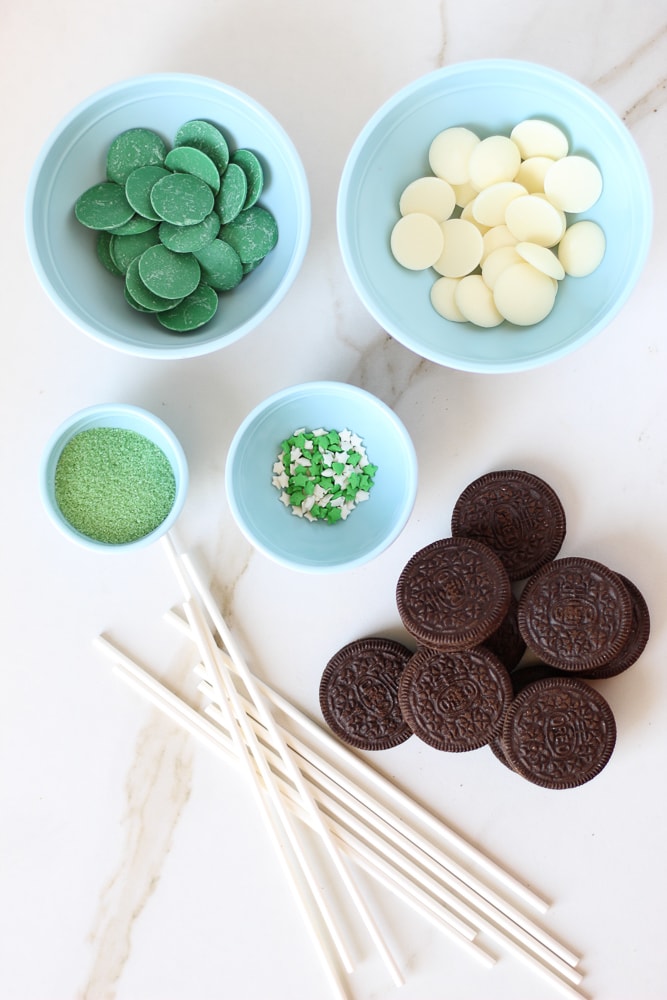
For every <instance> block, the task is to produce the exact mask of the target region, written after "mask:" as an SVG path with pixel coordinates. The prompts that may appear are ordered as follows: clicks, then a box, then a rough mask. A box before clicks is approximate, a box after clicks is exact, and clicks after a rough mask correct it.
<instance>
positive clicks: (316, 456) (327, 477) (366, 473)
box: [271, 427, 377, 524]
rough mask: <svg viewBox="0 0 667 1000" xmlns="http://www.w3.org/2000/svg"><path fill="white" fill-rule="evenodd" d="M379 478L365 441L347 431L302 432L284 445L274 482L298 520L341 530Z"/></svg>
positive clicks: (276, 464) (275, 471)
mask: <svg viewBox="0 0 667 1000" xmlns="http://www.w3.org/2000/svg"><path fill="white" fill-rule="evenodd" d="M376 472H377V466H376V465H372V464H371V462H370V461H369V459H368V455H367V454H366V448H365V446H364V444H363V441H362V439H361V438H360V437H359V436H358V435H357V434H354V433H353V432H352V431H350V430H348V429H347V428H346V429H345V430H342V431H337V430H325V429H324V428H323V427H320V428H318V429H317V430H313V431H311V430H306V428H305V427H300V428H298V429H297V430H295V431H294V432H293V433H292V434H291V435H290V436H289V437H288V438H285V439H284V440H283V441H282V442H281V443H280V448H279V451H278V456H277V458H276V461H275V462H274V465H273V478H272V480H271V481H272V483H273V485H274V486H275V487H276V489H277V490H279V492H280V500H281V502H282V503H283V504H284V505H285V507H289V508H291V511H292V513H293V514H295V515H296V516H297V517H303V518H305V520H306V521H321V522H323V523H324V524H336V523H337V522H338V521H345V520H346V518H347V517H348V516H349V515H350V514H351V513H352V511H353V510H354V509H355V507H356V506H357V505H358V504H360V503H362V502H363V501H364V500H368V498H369V495H370V491H371V488H372V486H373V481H374V478H375V473H376Z"/></svg>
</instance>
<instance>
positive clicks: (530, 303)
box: [493, 263, 556, 326]
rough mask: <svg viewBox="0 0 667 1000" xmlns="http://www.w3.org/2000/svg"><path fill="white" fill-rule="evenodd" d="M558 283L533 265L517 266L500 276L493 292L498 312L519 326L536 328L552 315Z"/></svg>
mask: <svg viewBox="0 0 667 1000" xmlns="http://www.w3.org/2000/svg"><path fill="white" fill-rule="evenodd" d="M555 299H556V283H555V282H554V281H553V279H552V278H550V277H549V276H548V275H546V274H543V273H542V271H538V270H536V268H534V267H533V266H532V264H525V263H521V264H514V265H512V267H508V268H506V269H505V270H504V271H503V272H502V274H500V275H499V277H498V280H497V281H496V285H495V288H494V290H493V300H494V302H495V305H496V309H497V310H498V312H499V313H500V314H501V315H502V316H503V317H504V318H505V319H506V320H508V321H509V322H510V323H515V324H516V325H517V326H532V325H533V324H534V323H539V322H540V321H541V320H543V319H544V318H545V317H546V316H548V315H549V313H550V312H551V310H552V309H553V306H554V301H555Z"/></svg>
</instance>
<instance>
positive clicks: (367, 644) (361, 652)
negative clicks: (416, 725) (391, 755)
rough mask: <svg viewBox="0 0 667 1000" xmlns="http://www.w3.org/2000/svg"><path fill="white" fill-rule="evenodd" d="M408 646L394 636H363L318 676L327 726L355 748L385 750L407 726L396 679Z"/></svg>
mask: <svg viewBox="0 0 667 1000" xmlns="http://www.w3.org/2000/svg"><path fill="white" fill-rule="evenodd" d="M411 656H412V650H410V649H408V647H407V646H404V645H403V644H402V643H400V642H396V641H395V640H393V639H384V638H376V637H372V638H366V639H358V640H357V641H356V642H351V643H348V645H346V646H343V648H342V649H339V650H338V652H337V653H335V654H334V655H333V656H332V657H331V659H330V660H329V662H328V663H327V665H326V667H325V668H324V672H323V674H322V678H321V680H320V689H319V696H320V708H321V710H322V715H323V716H324V719H325V721H326V723H327V725H328V726H329V727H330V729H331V730H332V731H333V732H334V733H335V734H336V736H338V737H339V738H340V739H341V740H343V742H344V743H347V744H348V745H349V746H353V747H357V748H358V749H360V750H388V749H389V748H390V747H395V746H398V744H399V743H403V742H405V740H407V739H408V738H409V737H410V736H411V734H412V730H411V729H410V727H409V726H408V725H407V723H406V722H405V720H404V719H403V716H402V714H401V710H400V707H399V704H398V683H399V680H400V677H401V674H402V673H403V670H404V668H405V665H406V664H407V662H408V661H409V660H410V657H411Z"/></svg>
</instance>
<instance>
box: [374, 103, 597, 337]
mask: <svg viewBox="0 0 667 1000" xmlns="http://www.w3.org/2000/svg"><path fill="white" fill-rule="evenodd" d="M428 156H429V165H430V167H431V170H432V171H433V175H434V176H431V177H418V178H417V179H416V180H415V181H412V182H411V183H410V184H408V185H407V186H406V188H405V189H404V190H403V193H402V194H401V196H400V199H399V206H398V207H399V212H400V214H401V218H400V219H399V221H398V222H397V223H396V224H395V226H394V229H393V230H392V233H391V250H392V253H393V254H394V257H395V258H396V260H397V261H398V262H399V263H401V264H402V265H403V266H404V267H406V268H408V269H410V270H425V269H429V268H432V269H433V271H435V272H436V274H438V275H440V277H439V278H438V279H437V280H436V281H435V282H434V283H433V285H432V286H431V291H430V300H431V305H432V306H433V309H434V310H435V311H436V312H437V313H439V315H441V316H442V317H443V318H444V319H446V320H449V321H450V322H454V323H462V322H466V321H468V322H470V323H473V324H475V325H477V326H480V327H493V326H497V325H498V324H499V323H501V322H502V321H503V319H505V320H507V321H508V322H510V323H514V324H516V325H517V326H531V325H533V324H535V323H539V322H541V321H542V320H543V319H544V318H545V317H546V316H547V315H548V314H549V312H550V311H551V309H552V308H553V306H554V302H555V298H556V293H557V290H558V284H559V282H560V281H563V280H565V278H566V276H567V277H584V276H585V275H588V274H590V273H591V272H592V271H594V270H595V268H596V267H598V266H599V264H600V262H601V261H602V259H603V257H604V254H605V237H604V233H603V231H602V229H601V228H600V227H599V226H598V225H597V223H594V222H592V221H590V220H581V221H579V222H573V223H572V224H570V220H569V219H568V216H567V215H566V212H568V213H570V212H571V213H577V212H582V211H585V210H587V209H588V208H590V207H591V205H593V204H594V203H595V202H596V201H597V199H598V198H599V196H600V194H601V192H602V175H601V173H600V171H599V169H598V167H597V166H596V164H595V163H593V161H592V160H590V159H588V158H586V157H585V156H580V155H577V154H574V153H570V151H569V146H568V139H567V136H566V134H565V132H564V131H563V130H562V129H560V128H558V126H556V125H554V124H553V123H552V122H548V121H544V120H542V119H539V118H527V119H525V120H524V121H522V122H519V123H518V125H516V126H515V127H514V129H512V132H511V135H510V136H509V137H508V136H504V135H491V136H488V137H487V138H485V139H481V138H480V137H479V136H478V135H477V134H476V133H475V132H473V131H472V130H471V129H469V128H465V127H463V126H453V127H450V128H446V129H443V130H442V131H441V132H439V133H438V135H436V137H435V138H434V139H433V141H432V143H431V145H430V147H429V151H428Z"/></svg>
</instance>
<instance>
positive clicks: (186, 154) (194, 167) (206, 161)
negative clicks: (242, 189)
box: [164, 146, 220, 194]
mask: <svg viewBox="0 0 667 1000" xmlns="http://www.w3.org/2000/svg"><path fill="white" fill-rule="evenodd" d="M164 165H165V167H168V168H169V170H174V171H175V172H176V173H184V174H193V175H194V176H195V177H199V179H200V180H202V181H203V182H204V183H205V184H208V186H209V187H210V188H211V190H212V191H213V193H214V194H217V192H218V191H219V190H220V172H219V171H218V168H217V167H216V165H215V163H214V162H213V160H212V159H211V157H210V156H209V155H208V154H207V153H204V152H203V151H202V150H201V149H197V147H196V146H175V147H174V149H170V150H169V152H168V153H167V155H166V157H165V160H164Z"/></svg>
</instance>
